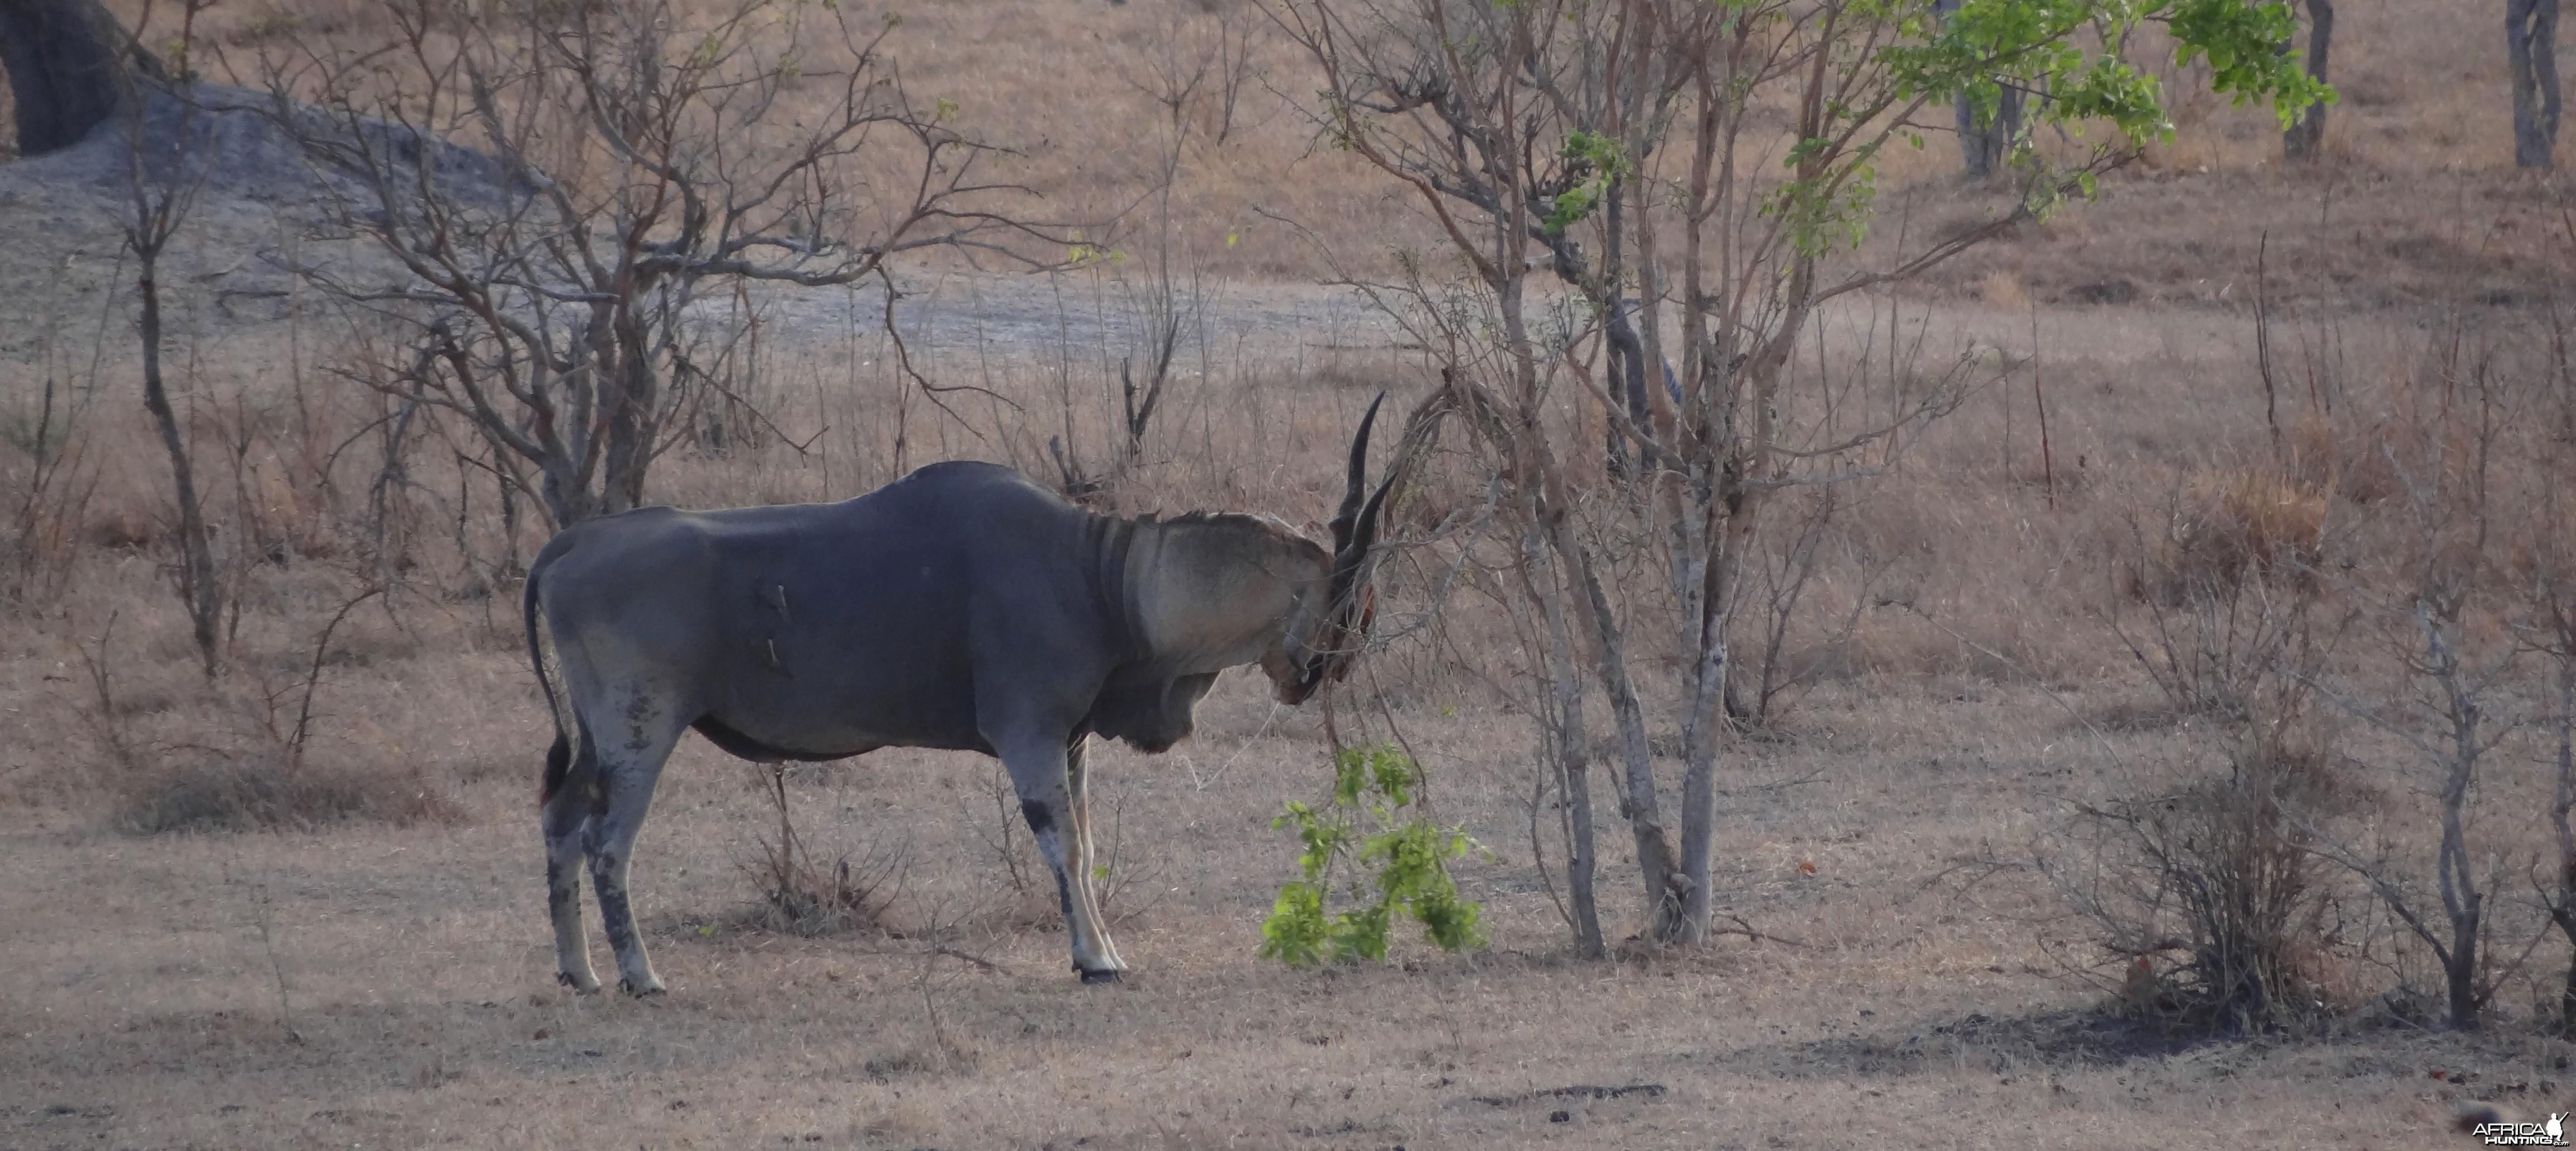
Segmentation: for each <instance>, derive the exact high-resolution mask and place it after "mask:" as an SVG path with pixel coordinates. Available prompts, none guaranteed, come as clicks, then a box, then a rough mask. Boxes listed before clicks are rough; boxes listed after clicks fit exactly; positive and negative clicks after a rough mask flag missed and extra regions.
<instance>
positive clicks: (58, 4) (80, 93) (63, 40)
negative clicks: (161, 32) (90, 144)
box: [0, 0, 139, 156]
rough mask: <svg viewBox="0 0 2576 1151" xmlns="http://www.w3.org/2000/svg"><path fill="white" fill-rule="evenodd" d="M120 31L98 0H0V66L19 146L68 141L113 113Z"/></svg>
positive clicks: (45, 148)
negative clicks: (14, 112)
mask: <svg viewBox="0 0 2576 1151" xmlns="http://www.w3.org/2000/svg"><path fill="white" fill-rule="evenodd" d="M124 39H125V34H124V31H123V29H122V28H121V27H120V26H119V25H118V24H117V23H116V20H115V18H114V17H112V16H109V15H108V14H107V10H106V9H105V8H103V7H101V6H100V5H99V3H98V0H0V71H5V72H7V73H8V75H9V90H10V94H11V95H12V96H13V97H15V98H16V100H17V110H18V152H19V154H21V155H26V156H39V155H43V154H44V153H47V152H53V151H59V150H61V149H64V148H68V147H71V146H72V145H74V144H77V143H80V142H81V139H82V138H83V137H86V136H88V135H89V133H90V130H91V129H94V128H96V127H98V125H99V123H100V122H101V121H103V120H106V119H107V118H108V117H109V116H111V115H113V114H115V112H116V109H117V107H118V105H119V104H120V102H121V101H120V99H119V93H118V88H117V82H116V56H117V51H118V48H119V46H120V45H121V43H122V42H123V41H124ZM138 54H139V50H138Z"/></svg>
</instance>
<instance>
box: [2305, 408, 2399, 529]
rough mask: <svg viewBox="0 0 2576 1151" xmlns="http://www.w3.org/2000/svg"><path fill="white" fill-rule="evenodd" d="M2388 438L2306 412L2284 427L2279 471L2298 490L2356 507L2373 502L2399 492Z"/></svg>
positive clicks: (2381, 431)
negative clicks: (2283, 456) (2284, 449)
mask: <svg viewBox="0 0 2576 1151" xmlns="http://www.w3.org/2000/svg"><path fill="white" fill-rule="evenodd" d="M2393 436H2394V432H2393V431H2392V430H2391V429H2389V428H2386V427H2370V428H2361V427H2354V426H2352V425H2350V424H2348V423H2345V422H2342V421H2338V420H2337V419H2335V418H2334V417H2332V416H2329V415H2327V414H2325V413H2322V412H2319V411H2316V410H2313V409H2311V410H2310V411H2309V412H2308V413H2307V414H2305V415H2303V416H2301V417H2299V422H2298V423H2296V424H2294V425H2292V426H2291V428H2290V442H2289V451H2288V456H2287V458H2286V460H2285V461H2284V468H2285V470H2286V471H2287V473H2288V476H2289V478H2290V480H2291V482H2293V483H2296V484H2298V485H2300V486H2301V487H2304V488H2308V489H2310V490H2313V491H2320V492H2331V493H2333V494H2334V495H2335V496H2336V497H2337V498H2339V499H2342V500H2344V501H2345V502H2347V503H2352V504H2356V505H2360V504H2371V503H2376V502H2378V501H2381V500H2384V499H2387V498H2389V497H2391V496H2394V495H2397V494H2398V493H2400V492H2402V491H2404V490H2405V486H2404V483H2403V481H2402V480H2401V478H2400V477H2399V476H2398V474H2397V465H2396V464H2395V463H2394V462H2393V461H2392V460H2391V459H2390V452H2389V444H2390V443H2391V441H2392V438H2393Z"/></svg>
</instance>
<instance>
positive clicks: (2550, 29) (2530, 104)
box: [2504, 0, 2559, 168]
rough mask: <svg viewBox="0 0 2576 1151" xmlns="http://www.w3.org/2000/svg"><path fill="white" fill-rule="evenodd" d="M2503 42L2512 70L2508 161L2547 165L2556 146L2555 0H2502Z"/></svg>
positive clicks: (2517, 164) (2530, 165) (2532, 166)
mask: <svg viewBox="0 0 2576 1151" xmlns="http://www.w3.org/2000/svg"><path fill="white" fill-rule="evenodd" d="M2504 43H2505V57H2506V64H2507V69H2508V70H2509V71H2510V72H2512V74H2513V162H2514V164H2515V166H2517V167H2523V168H2547V167H2549V166H2550V165H2551V162H2552V155H2551V154H2552V153H2553V152H2554V151H2555V150H2556V149H2557V146H2558V105H2559V93H2558V0H2505V6H2504Z"/></svg>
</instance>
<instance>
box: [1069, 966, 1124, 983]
mask: <svg viewBox="0 0 2576 1151" xmlns="http://www.w3.org/2000/svg"><path fill="white" fill-rule="evenodd" d="M1074 970H1076V971H1081V972H1082V981H1083V982H1085V983H1125V982H1126V981H1127V973H1126V972H1124V971H1120V970H1118V969H1117V968H1114V967H1108V968H1102V969H1101V970H1098V971H1083V969H1082V968H1079V967H1077V968H1074Z"/></svg>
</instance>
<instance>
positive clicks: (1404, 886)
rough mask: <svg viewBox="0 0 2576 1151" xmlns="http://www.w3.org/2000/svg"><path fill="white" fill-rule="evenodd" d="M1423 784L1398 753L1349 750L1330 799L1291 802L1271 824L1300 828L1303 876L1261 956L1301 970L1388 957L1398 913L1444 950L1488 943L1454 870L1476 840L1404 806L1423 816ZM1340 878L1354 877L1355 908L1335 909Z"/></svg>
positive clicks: (1275, 916)
mask: <svg viewBox="0 0 2576 1151" xmlns="http://www.w3.org/2000/svg"><path fill="white" fill-rule="evenodd" d="M1421 786H1422V773H1421V770H1420V769H1419V768H1417V767H1416V766H1415V765H1414V762H1413V760H1412V758H1411V757H1409V756H1406V755H1405V754H1404V753H1403V752H1401V751H1399V750H1397V749H1395V748H1392V747H1386V746H1379V747H1374V748H1344V749H1343V750H1342V751H1341V752H1340V753H1339V754H1337V755H1335V756H1334V757H1333V797H1332V800H1331V802H1329V803H1327V804H1325V805H1324V806H1322V807H1320V808H1318V807H1313V806H1310V805H1307V804H1304V803H1299V802H1297V801H1295V800H1290V801H1289V802H1288V811H1287V814H1285V815H1282V816H1280V817H1279V818H1277V819H1275V820H1272V821H1271V824H1270V825H1271V826H1272V827H1290V826H1293V827H1295V828H1296V829H1297V836H1298V838H1299V839H1300V840H1301V841H1303V842H1304V844H1305V851H1304V852H1303V853H1301V854H1300V855H1298V857H1297V866H1298V869H1299V871H1300V872H1301V873H1302V874H1303V876H1304V877H1303V878H1301V879H1294V880H1290V881H1289V882H1288V883H1286V884H1284V885H1282V886H1281V887H1280V889H1279V900H1278V902H1277V903H1276V904H1274V905H1273V906H1272V907H1271V911H1270V918H1269V919H1268V920H1267V921H1265V922H1263V923H1262V925H1261V939H1262V942H1261V955H1262V958H1265V959H1276V960H1279V961H1281V962H1283V963H1287V964H1291V965H1293V966H1300V967H1304V966H1312V965H1315V964H1319V963H1322V962H1324V961H1325V960H1326V959H1327V958H1329V959H1331V960H1332V961H1333V962H1336V963H1354V962H1357V961H1359V960H1362V959H1384V958H1386V943H1387V933H1388V931H1389V929H1390V928H1391V927H1392V926H1393V924H1394V921H1395V913H1396V911H1397V910H1398V909H1399V908H1400V909H1402V910H1404V911H1405V912H1407V913H1408V914H1410V915H1412V916H1413V919H1414V921H1415V922H1418V923H1420V924H1421V925H1422V929H1423V936H1424V937H1425V938H1427V939H1429V940H1430V941H1431V942H1433V943H1435V944H1438V945H1439V946H1440V947H1441V948H1442V949H1444V950H1448V951H1465V950H1469V949H1471V948H1476V947H1482V946H1484V943H1485V938H1484V935H1483V933H1481V932H1480V931H1479V930H1478V929H1477V925H1476V919H1477V912H1478V909H1477V905H1476V904H1474V903H1472V902H1470V901H1468V900H1464V899H1460V898H1459V897H1458V886H1457V884H1455V883H1453V882H1451V881H1450V878H1449V869H1448V862H1449V861H1450V860H1452V859H1457V858H1459V857H1461V856H1464V855H1466V854H1467V852H1468V851H1470V850H1472V849H1474V847H1475V843H1474V841H1473V840H1470V839H1468V838H1467V835H1466V831H1465V829H1464V828H1462V827H1461V828H1446V829H1444V828H1442V827H1440V826H1439V825H1437V824H1435V823H1432V822H1431V821H1430V820H1428V819H1425V818H1423V817H1421V816H1420V815H1419V814H1415V813H1414V812H1409V811H1407V810H1406V809H1408V808H1410V809H1415V811H1418V810H1419V805H1418V804H1417V802H1416V800H1417V798H1418V796H1419V795H1420V792H1421ZM1408 815H1410V816H1411V818H1406V816H1408ZM1372 828H1373V830H1372ZM1336 872H1346V873H1356V874H1352V876H1351V879H1350V881H1349V883H1348V885H1347V887H1346V888H1345V891H1344V894H1346V895H1347V896H1348V898H1349V899H1350V900H1351V901H1352V903H1353V906H1350V907H1349V908H1347V909H1345V910H1343V911H1341V912H1339V913H1328V912H1327V910H1326V904H1327V903H1329V902H1332V900H1331V896H1332V888H1333V881H1334V875H1335V873H1336Z"/></svg>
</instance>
